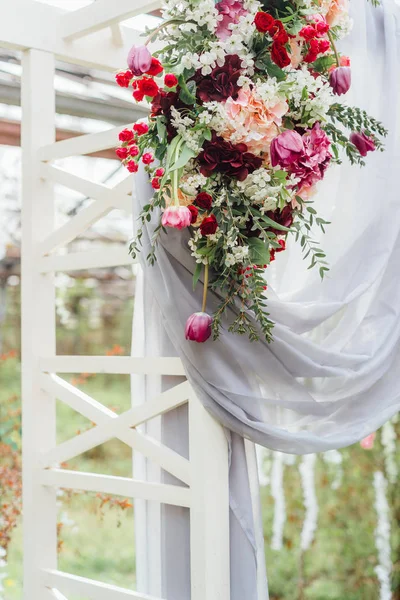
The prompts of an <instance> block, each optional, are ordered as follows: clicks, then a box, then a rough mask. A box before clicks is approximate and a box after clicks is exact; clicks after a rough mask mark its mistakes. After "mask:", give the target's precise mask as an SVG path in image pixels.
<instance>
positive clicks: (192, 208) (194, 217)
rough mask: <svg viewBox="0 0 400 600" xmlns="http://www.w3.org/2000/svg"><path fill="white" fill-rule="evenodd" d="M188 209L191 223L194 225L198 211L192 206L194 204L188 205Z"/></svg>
mask: <svg viewBox="0 0 400 600" xmlns="http://www.w3.org/2000/svg"><path fill="white" fill-rule="evenodd" d="M188 209H189V210H190V212H191V213H192V223H196V221H197V217H198V216H199V209H198V208H197V206H194V204H190V205H189V206H188Z"/></svg>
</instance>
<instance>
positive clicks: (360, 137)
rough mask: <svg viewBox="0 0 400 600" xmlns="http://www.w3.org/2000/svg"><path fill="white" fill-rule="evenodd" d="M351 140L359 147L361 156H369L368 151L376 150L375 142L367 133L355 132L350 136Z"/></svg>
mask: <svg viewBox="0 0 400 600" xmlns="http://www.w3.org/2000/svg"><path fill="white" fill-rule="evenodd" d="M350 141H351V143H352V144H354V146H355V147H356V148H357V150H358V151H359V153H360V154H361V156H367V153H368V152H373V151H374V150H376V146H375V142H374V140H373V139H372V138H370V137H368V135H365V133H358V132H357V131H355V132H353V133H352V134H351V136H350Z"/></svg>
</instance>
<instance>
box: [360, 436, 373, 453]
mask: <svg viewBox="0 0 400 600" xmlns="http://www.w3.org/2000/svg"><path fill="white" fill-rule="evenodd" d="M375 437H376V433H370V434H369V435H367V437H366V438H364V439H363V440H361V442H360V446H361V448H364V450H372V448H373V447H374V442H375Z"/></svg>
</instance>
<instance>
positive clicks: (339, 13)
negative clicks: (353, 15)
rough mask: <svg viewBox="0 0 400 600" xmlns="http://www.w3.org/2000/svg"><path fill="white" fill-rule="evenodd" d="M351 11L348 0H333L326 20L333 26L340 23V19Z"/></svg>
mask: <svg viewBox="0 0 400 600" xmlns="http://www.w3.org/2000/svg"><path fill="white" fill-rule="evenodd" d="M348 12H349V2H348V0H332V1H331V2H330V5H329V9H328V12H327V14H326V21H327V23H328V25H330V26H331V27H335V25H338V23H339V22H340V20H341V19H342V18H343V17H344V16H345V15H347V14H348Z"/></svg>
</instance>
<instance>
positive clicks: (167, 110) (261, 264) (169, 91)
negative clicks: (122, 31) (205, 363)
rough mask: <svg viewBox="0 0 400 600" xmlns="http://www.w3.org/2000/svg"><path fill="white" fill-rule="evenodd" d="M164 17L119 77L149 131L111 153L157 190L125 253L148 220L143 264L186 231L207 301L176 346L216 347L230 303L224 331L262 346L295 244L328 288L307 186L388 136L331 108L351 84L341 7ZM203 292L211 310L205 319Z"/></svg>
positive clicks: (269, 1) (226, 4)
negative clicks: (292, 240)
mask: <svg viewBox="0 0 400 600" xmlns="http://www.w3.org/2000/svg"><path fill="white" fill-rule="evenodd" d="M163 17H164V21H163V22H162V24H161V25H160V27H158V28H157V29H155V30H153V31H152V32H149V33H148V39H147V42H146V44H145V45H143V46H140V47H133V48H132V50H131V51H130V53H129V56H128V67H129V69H128V70H126V71H122V72H120V73H118V74H117V75H116V81H117V83H118V84H119V85H120V86H122V87H131V88H132V90H133V97H134V99H135V100H136V101H137V102H142V101H143V100H147V101H148V102H149V103H150V105H151V112H150V117H149V120H148V122H139V123H136V124H135V125H134V126H133V128H132V129H131V128H129V129H124V130H123V131H122V132H121V134H120V136H119V137H120V141H121V145H120V147H119V148H118V149H117V150H116V152H117V155H118V156H119V158H120V159H121V160H122V161H123V162H124V164H125V165H126V167H127V169H128V170H129V171H130V172H136V171H137V170H138V168H139V164H140V163H143V164H144V165H145V167H144V168H145V169H146V171H147V172H148V174H149V177H150V180H151V185H152V187H153V189H154V196H153V198H152V200H151V201H150V202H149V203H148V204H147V205H145V206H144V207H143V210H142V213H141V215H140V217H139V218H140V221H141V225H140V228H139V231H138V233H137V237H136V239H135V240H134V241H133V242H132V244H131V254H132V255H133V256H135V255H136V254H137V253H138V252H139V250H140V245H141V238H142V232H143V226H144V225H145V224H146V222H147V221H149V220H150V215H151V213H152V212H153V211H155V210H157V211H159V212H160V215H161V216H160V222H159V225H158V226H157V227H156V229H155V232H154V238H153V240H152V249H151V252H150V254H149V256H148V257H147V258H148V260H149V262H150V263H154V261H155V260H156V248H157V241H158V238H159V234H160V232H161V231H162V230H164V231H166V230H167V229H168V228H169V227H173V228H178V229H184V228H187V229H188V230H189V231H190V239H189V247H190V251H191V254H192V256H193V259H194V261H195V263H196V266H195V269H194V276H193V283H194V286H196V284H197V282H198V280H199V278H200V277H201V276H202V272H203V270H204V274H203V281H204V299H203V306H202V308H201V312H198V313H195V314H194V315H191V316H189V318H188V322H187V326H186V337H187V338H188V339H190V340H194V341H197V342H204V341H206V340H207V339H208V338H209V337H210V336H211V335H212V334H213V336H214V339H216V338H218V335H219V332H220V328H221V319H222V316H223V315H224V313H225V311H226V309H227V308H228V307H229V306H231V305H234V306H235V309H236V313H237V317H236V318H235V319H234V321H233V322H232V323H230V325H229V331H231V332H233V333H239V334H248V335H249V337H250V339H251V340H258V339H260V336H265V338H266V340H268V341H271V339H272V329H273V325H274V324H273V322H272V320H271V319H270V318H269V314H268V311H267V294H266V292H267V284H266V270H267V269H268V265H269V264H270V263H271V262H272V261H273V260H274V259H275V256H276V254H277V253H279V252H282V251H284V250H285V248H286V237H287V235H288V234H289V233H292V234H294V235H295V237H296V240H297V241H298V242H299V243H300V244H301V247H302V249H303V251H304V256H305V258H307V259H309V260H310V267H315V266H316V267H318V268H319V272H320V275H321V277H322V278H323V277H324V275H325V274H326V272H327V270H328V263H327V261H326V257H325V254H324V252H323V250H322V249H321V248H320V247H319V245H318V244H317V243H316V242H315V241H313V238H314V236H313V233H312V230H313V228H314V227H319V228H321V229H322V230H324V227H325V225H327V222H326V221H325V220H324V219H322V218H321V217H319V216H318V215H317V214H316V210H315V209H314V208H313V207H312V197H313V196H314V194H315V193H316V189H317V184H318V182H319V181H321V180H322V179H323V178H324V175H325V173H326V171H327V169H328V168H329V167H330V165H332V164H334V163H340V162H341V160H342V156H343V155H346V156H347V158H348V159H349V160H350V162H351V163H352V164H355V165H364V157H365V156H366V155H367V153H368V152H370V151H374V150H377V149H381V150H382V149H383V145H382V137H383V136H385V135H386V134H387V131H386V130H385V129H384V127H383V126H382V125H381V124H380V123H379V122H378V121H376V120H375V119H373V118H371V117H370V116H368V114H366V113H365V112H364V111H363V110H361V109H359V108H357V107H349V106H346V105H345V104H343V103H341V102H340V101H339V97H340V96H342V95H344V94H345V93H346V92H347V91H348V90H349V88H350V85H351V66H350V58H349V57H347V56H342V55H340V53H339V52H338V50H337V48H336V41H337V40H339V39H341V38H342V37H343V36H345V35H347V34H348V32H349V30H350V28H351V20H350V18H349V15H348V7H347V0H264V2H262V1H258V0H221V1H220V2H218V3H215V2H214V0H167V1H166V2H165V6H164V9H163ZM156 38H157V39H158V40H159V42H160V47H161V49H160V50H158V51H157V52H154V54H153V55H152V54H151V53H150V51H149V50H148V43H149V42H150V41H152V40H154V39H156ZM208 289H212V290H215V291H216V292H217V293H218V295H219V297H220V298H221V303H220V305H219V306H218V308H217V310H216V311H215V313H214V315H212V316H211V315H209V314H207V312H206V307H207V290H208ZM251 316H252V317H253V318H251ZM254 319H255V320H256V322H257V325H256V326H255V325H254Z"/></svg>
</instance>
